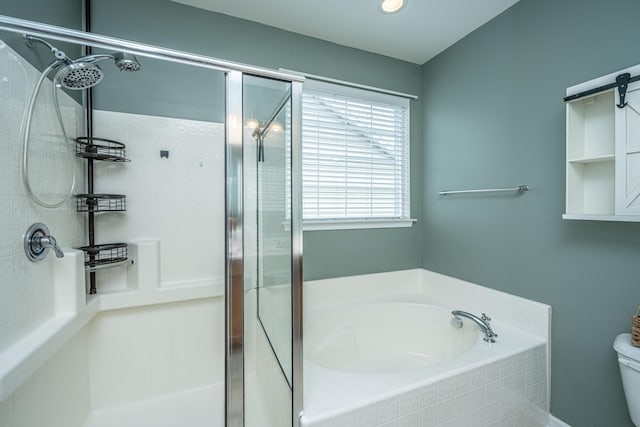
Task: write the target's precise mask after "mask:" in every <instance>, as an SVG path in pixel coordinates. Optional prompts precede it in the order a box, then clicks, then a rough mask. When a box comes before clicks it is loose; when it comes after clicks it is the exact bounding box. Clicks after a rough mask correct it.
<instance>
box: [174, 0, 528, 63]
mask: <svg viewBox="0 0 640 427" xmlns="http://www.w3.org/2000/svg"><path fill="white" fill-rule="evenodd" d="M173 1H175V2H178V3H183V4H186V5H190V6H194V7H198V8H201V9H207V10H211V11H214V12H219V13H223V14H226V15H231V16H235V17H237V18H242V19H247V20H249V21H254V22H259V23H262V24H266V25H270V26H272V27H277V28H282V29H284V30H287V31H293V32H295V33H299V34H304V35H307V36H311V37H316V38H319V39H323V40H327V41H330V42H333V43H338V44H341V45H344V46H350V47H354V48H358V49H362V50H366V51H369V52H374V53H379V54H382V55H386V56H390V57H392V58H397V59H402V60H405V61H409V62H413V63H416V64H423V63H425V62H426V61H428V60H429V59H431V58H433V57H434V56H435V55H437V54H438V53H440V52H442V51H443V50H445V49H446V48H447V47H449V46H451V45H452V44H454V43H455V42H456V41H458V40H460V39H461V38H463V37H464V36H466V35H467V34H469V33H470V32H472V31H473V30H475V29H476V28H478V27H480V26H481V25H482V24H484V23H486V22H487V21H489V20H491V19H492V18H494V17H495V16H497V15H499V14H500V13H501V12H503V11H504V10H506V9H508V8H509V7H510V6H512V5H514V4H515V3H517V2H518V0H408V3H407V5H406V6H405V8H404V9H403V10H401V11H400V12H398V13H395V14H392V15H383V14H382V13H381V12H380V11H379V9H378V3H379V1H380V0H278V1H264V0H173ZM405 1H406V0H405Z"/></svg>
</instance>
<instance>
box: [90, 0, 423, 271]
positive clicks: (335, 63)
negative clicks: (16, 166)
mask: <svg viewBox="0 0 640 427" xmlns="http://www.w3.org/2000/svg"><path fill="white" fill-rule="evenodd" d="M92 11H93V14H94V15H93V16H94V19H93V22H92V28H93V31H94V32H96V33H100V34H107V35H112V36H117V37H122V38H127V39H131V40H136V41H140V42H145V43H151V44H157V45H162V46H166V47H171V48H176V49H181V50H186V51H190V52H195V53H201V54H205V55H210V56H214V57H218V58H223V59H227V60H232V61H237V62H242V63H248V64H253V65H259V66H263V67H268V68H275V69H277V68H279V67H282V68H288V69H293V70H299V71H306V72H310V73H313V74H319V75H324V76H328V77H332V78H337V79H342V80H348V81H352V82H357V83H361V84H366V85H372V86H378V87H383V88H387V89H391V90H396V91H400V92H406V93H414V94H419V93H420V91H421V74H422V69H421V67H420V66H418V65H415V64H411V63H407V62H403V61H398V60H395V59H392V58H388V57H384V56H381V55H375V54H371V53H367V52H363V51H359V50H356V49H351V48H347V47H344V46H339V45H336V44H332V43H328V42H324V41H321V40H318V39H314V38H310V37H305V36H302V35H299V34H295V33H291V32H287V31H282V30H279V29H276V28H273V27H268V26H264V25H261V24H257V23H252V22H249V21H244V20H240V19H236V18H232V17H229V16H226V15H220V14H216V13H209V12H206V11H204V10H200V9H195V8H191V7H187V6H184V5H181V4H178V3H172V2H169V1H168V0H162V1H158V0H137V1H134V2H132V1H129V0H111V1H108V2H104V1H100V2H98V1H94V2H93V3H92ZM146 65H147V64H145V63H144V61H143V67H144V68H143V70H142V71H140V72H139V76H136V78H142V77H143V76H144V78H145V79H157V80H158V82H166V81H167V80H168V79H169V78H170V76H168V75H166V74H164V73H163V72H161V71H149V72H147V69H148V68H152V67H147V66H146ZM143 72H144V73H146V74H143ZM136 74H138V73H136ZM106 80H107V79H105V81H106ZM203 83H207V84H208V82H203V81H202V80H189V79H187V81H184V80H181V81H180V82H179V84H180V85H183V87H184V90H192V89H189V87H190V86H189V85H191V87H192V88H193V87H195V89H193V90H199V91H202V90H203V89H202V88H203V87H205V86H203ZM211 85H212V86H211V87H212V88H213V89H211V90H213V91H215V90H216V83H215V81H212V82H211ZM156 87H158V86H156ZM217 87H219V86H217ZM106 88H107V87H106V86H103V88H102V89H103V91H102V92H100V90H99V89H100V88H96V91H95V92H96V108H102V109H113V110H119V111H131V110H132V109H133V110H135V112H142V111H143V110H144V109H145V108H147V107H145V105H144V104H145V103H148V100H147V99H145V97H140V98H139V99H131V98H125V99H124V101H125V103H126V104H128V105H126V106H125V105H123V104H124V103H123V102H122V101H123V99H122V98H120V99H118V97H110V95H109V91H108V90H106ZM169 90H173V89H169ZM207 90H209V89H207ZM174 92H175V91H174ZM153 96H154V98H155V101H154V102H157V100H158V97H162V96H163V95H162V93H157V92H156V93H154V95H153ZM216 96H218V98H216V99H221V98H219V97H220V96H221V94H219V95H215V94H213V95H212V97H214V98H215V97H216ZM170 98H171V99H175V97H174V96H173V95H172V96H171V97H170ZM212 102H214V103H215V101H212ZM133 103H135V104H133ZM216 105H219V106H221V105H222V104H219V103H218V104H216ZM411 108H412V111H411V120H412V126H411V133H412V146H411V150H412V156H413V157H412V159H413V160H412V165H411V167H412V170H413V173H412V192H411V193H412V194H411V195H412V200H413V203H412V216H413V217H414V218H419V217H420V215H421V194H422V192H421V179H420V174H421V172H420V171H421V169H422V168H421V166H420V163H421V158H422V138H421V130H422V128H421V124H420V121H421V117H422V110H421V102H412V104H411ZM149 114H154V111H151V112H149ZM421 227H422V225H421V223H420V222H419V223H418V224H416V225H414V226H413V227H412V228H404V229H381V230H353V231H336V232H331V231H330V232H321V231H314V232H306V233H305V235H304V239H305V240H304V247H305V254H304V255H305V258H304V259H305V262H304V273H305V274H304V275H305V279H318V278H326V277H337V276H345V275H354V274H363V273H373V272H381V271H389V270H400V269H406V268H415V267H418V266H419V265H420V259H421V254H420V250H421V249H420V246H421V244H420V239H421Z"/></svg>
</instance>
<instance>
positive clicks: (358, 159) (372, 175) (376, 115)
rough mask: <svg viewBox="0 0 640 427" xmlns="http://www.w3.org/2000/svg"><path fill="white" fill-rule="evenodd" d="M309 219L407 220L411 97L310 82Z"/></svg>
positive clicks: (305, 162) (306, 125)
mask: <svg viewBox="0 0 640 427" xmlns="http://www.w3.org/2000/svg"><path fill="white" fill-rule="evenodd" d="M302 174H303V217H304V220H305V222H316V221H326V220H378V219H382V220H384V219H386V220H393V219H403V220H405V219H407V218H409V215H410V212H409V100H408V99H406V98H402V97H398V96H393V95H388V94H381V93H377V92H372V91H368V90H363V89H355V88H350V87H344V86H339V85H334V84H330V83H324V82H318V81H313V80H307V81H305V83H304V88H303V93H302Z"/></svg>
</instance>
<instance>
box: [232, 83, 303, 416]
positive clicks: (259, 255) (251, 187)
mask: <svg viewBox="0 0 640 427" xmlns="http://www.w3.org/2000/svg"><path fill="white" fill-rule="evenodd" d="M294 85H295V83H291V82H288V81H280V80H273V79H267V78H263V77H257V76H249V75H245V76H244V78H243V163H244V208H245V209H244V211H245V218H244V254H245V256H244V260H245V261H244V285H245V319H244V323H245V387H246V393H245V396H246V400H245V425H246V426H249V427H262V426H273V427H281V426H287V425H292V423H293V422H294V420H295V417H294V416H293V414H294V411H296V409H294V400H295V399H294V392H295V391H297V390H296V389H295V385H296V382H295V381H294V376H295V375H296V373H295V369H294V358H297V357H294V352H295V351H296V350H297V348H294V335H295V333H294V328H293V325H294V316H295V314H296V313H295V310H293V304H292V298H295V296H296V292H295V291H294V290H293V288H294V287H293V283H294V278H298V277H299V276H300V272H299V271H298V267H296V265H297V264H296V263H295V262H294V260H295V259H296V257H295V256H294V253H295V252H296V250H299V249H298V248H297V247H296V250H294V246H296V245H297V242H298V240H296V238H295V236H296V234H299V233H298V232H299V230H298V229H297V225H295V226H292V218H295V217H296V216H295V215H293V214H292V212H293V209H294V206H296V202H294V198H295V197H294V194H293V193H292V188H293V183H294V181H295V180H294V179H293V176H294V175H293V170H294V167H293V165H294V163H295V162H293V160H295V157H294V156H293V154H294V153H295V150H294V149H293V144H292V142H293V140H294V137H293V128H292V114H293V112H294V110H293V108H292V90H293V86H294ZM294 222H295V221H294ZM295 425H297V422H296V424H295Z"/></svg>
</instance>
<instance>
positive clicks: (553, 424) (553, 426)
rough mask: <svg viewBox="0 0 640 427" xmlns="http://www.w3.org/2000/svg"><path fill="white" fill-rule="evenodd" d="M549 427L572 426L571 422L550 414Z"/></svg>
mask: <svg viewBox="0 0 640 427" xmlns="http://www.w3.org/2000/svg"><path fill="white" fill-rule="evenodd" d="M549 427H571V426H570V425H569V424H567V423H565V422H564V421H562V420H561V419H559V418H556V417H554V416H553V415H551V414H549Z"/></svg>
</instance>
